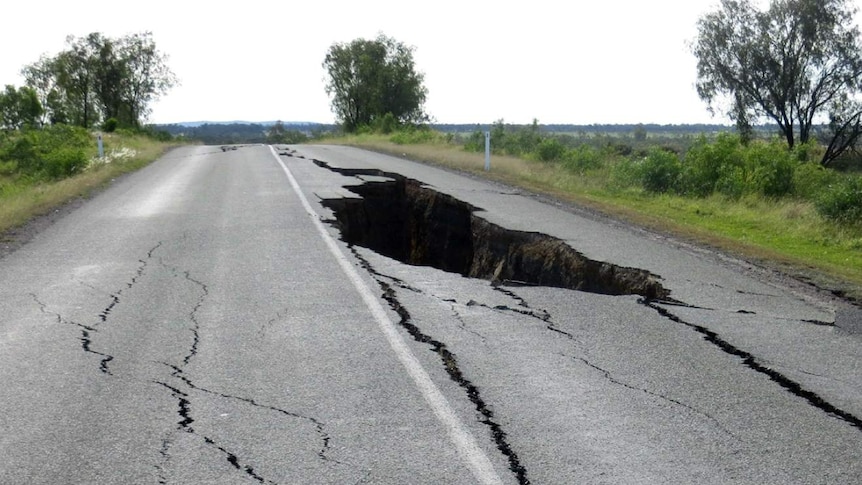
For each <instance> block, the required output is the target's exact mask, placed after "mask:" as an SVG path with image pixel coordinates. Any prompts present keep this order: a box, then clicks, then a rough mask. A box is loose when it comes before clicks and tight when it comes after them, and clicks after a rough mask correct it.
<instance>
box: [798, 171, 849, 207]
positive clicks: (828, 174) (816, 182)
mask: <svg viewBox="0 0 862 485" xmlns="http://www.w3.org/2000/svg"><path fill="white" fill-rule="evenodd" d="M840 178H841V177H840V175H839V174H838V173H837V172H835V171H834V170H830V169H827V168H825V167H823V166H822V165H820V164H819V163H817V162H804V163H800V164H799V165H798V166H796V168H795V169H794V171H793V194H794V195H795V196H796V197H798V198H800V199H805V200H811V201H815V200H817V199H818V198H819V197H820V196H821V194H822V193H823V192H825V191H827V190H829V186H830V185H833V184H836V183H838V181H839V179H840Z"/></svg>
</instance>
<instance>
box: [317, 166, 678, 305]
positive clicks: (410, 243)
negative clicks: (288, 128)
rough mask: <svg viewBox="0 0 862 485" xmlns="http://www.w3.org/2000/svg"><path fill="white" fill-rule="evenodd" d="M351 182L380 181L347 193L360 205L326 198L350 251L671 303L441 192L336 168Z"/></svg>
mask: <svg viewBox="0 0 862 485" xmlns="http://www.w3.org/2000/svg"><path fill="white" fill-rule="evenodd" d="M314 163H316V164H317V165H319V166H321V167H323V168H326V169H328V170H331V171H334V172H337V173H340V174H342V175H346V176H362V175H366V176H368V175H371V176H378V177H384V179H383V180H375V181H368V182H365V183H364V184H362V185H357V186H350V187H346V188H347V189H348V190H350V191H351V192H353V193H355V194H357V195H359V196H361V198H339V199H324V200H322V201H321V203H322V204H323V205H324V206H325V207H327V208H329V209H331V210H332V211H333V213H334V214H335V223H336V225H337V227H338V228H339V229H340V231H341V237H342V239H343V240H344V241H345V242H346V243H348V244H355V245H357V246H362V247H366V248H368V249H371V250H373V251H375V252H377V253H379V254H382V255H384V256H387V257H390V258H393V259H396V260H398V261H401V262H404V263H407V264H411V265H417V266H431V267H433V268H437V269H441V270H443V271H448V272H452V273H458V274H461V275H462V276H465V277H470V278H480V279H487V280H490V281H492V282H494V283H516V284H526V285H539V286H551V287H557V288H567V289H572V290H579V291H586V292H591V293H600V294H606V295H640V296H642V297H645V298H647V299H650V300H666V299H668V298H669V295H670V291H669V290H667V289H665V288H664V287H663V286H662V285H661V283H660V282H659V280H660V277H658V276H657V275H654V274H652V273H650V272H649V271H645V270H642V269H637V268H628V267H623V266H617V265H614V264H611V263H606V262H601V261H595V260H592V259H589V258H587V257H585V256H584V255H583V254H581V253H579V252H578V251H576V250H575V249H573V248H572V247H571V246H569V245H568V244H567V243H566V242H565V241H563V240H561V239H557V238H555V237H551V236H548V235H546V234H540V233H536V232H524V231H514V230H511V229H506V228H504V227H501V226H498V225H496V224H493V223H491V222H488V221H487V220H485V219H483V218H482V217H480V216H478V215H477V214H476V213H477V212H480V211H481V209H479V208H477V207H474V206H472V205H470V204H467V203H465V202H462V201H460V200H457V199H455V198H454V197H452V196H449V195H446V194H442V193H440V192H437V191H435V190H433V189H431V188H429V187H427V186H424V185H422V184H421V183H420V182H419V181H417V180H414V179H410V178H406V177H404V176H402V175H399V174H394V173H388V172H382V171H379V170H373V169H368V170H357V169H339V168H333V167H330V166H329V165H328V164H326V163H325V162H321V161H319V160H315V161H314Z"/></svg>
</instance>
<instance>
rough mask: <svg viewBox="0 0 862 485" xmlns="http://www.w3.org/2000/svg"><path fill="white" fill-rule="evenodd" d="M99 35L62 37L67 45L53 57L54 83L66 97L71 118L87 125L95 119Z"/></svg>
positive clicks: (100, 38) (77, 123) (96, 113)
mask: <svg viewBox="0 0 862 485" xmlns="http://www.w3.org/2000/svg"><path fill="white" fill-rule="evenodd" d="M101 42H102V36H101V34H99V33H96V32H94V33H92V34H90V35H88V36H87V37H81V38H76V37H75V36H73V35H70V36H68V37H66V44H67V46H68V49H67V50H65V51H63V52H61V53H60V54H58V55H57V57H56V58H55V59H54V64H53V66H54V69H55V71H54V74H55V75H56V76H57V86H58V88H59V89H61V90H62V91H63V92H64V94H65V98H66V100H67V105H66V108H67V109H68V112H69V115H70V117H71V121H72V122H73V123H74V124H76V125H78V126H82V127H84V128H89V127H90V126H91V125H92V124H93V123H94V122H96V121H98V120H97V118H98V111H97V110H98V108H97V106H96V92H95V91H96V68H97V64H96V59H97V52H98V49H99V46H100V45H101Z"/></svg>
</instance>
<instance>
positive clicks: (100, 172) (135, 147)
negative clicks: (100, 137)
mask: <svg viewBox="0 0 862 485" xmlns="http://www.w3.org/2000/svg"><path fill="white" fill-rule="evenodd" d="M104 143H105V151H106V153H107V154H111V153H117V152H120V151H121V150H122V152H124V153H126V154H128V156H126V157H123V158H118V159H114V160H112V161H111V162H110V163H94V164H92V165H91V167H90V168H89V169H88V170H86V171H84V172H83V173H80V174H78V175H75V176H73V177H70V178H67V179H64V180H59V181H56V182H45V183H38V184H35V185H31V184H23V183H19V184H16V185H13V186H11V187H7V188H6V189H5V190H4V191H3V192H2V196H0V234H3V233H5V232H7V231H9V230H10V229H12V228H14V227H17V226H20V225H22V224H24V223H25V222H27V221H29V220H30V219H32V218H34V217H36V216H39V215H42V214H46V213H48V212H50V211H51V210H53V209H54V208H56V207H58V206H61V205H63V204H65V203H66V202H68V201H70V200H73V199H76V198H78V197H86V196H88V195H89V194H91V193H92V192H93V191H94V190H96V189H98V188H100V187H103V186H104V185H105V184H107V183H109V182H110V181H111V180H113V179H115V178H116V177H118V176H120V175H122V174H124V173H128V172H131V171H134V170H137V169H139V168H141V167H143V166H145V165H147V164H148V163H150V162H152V161H153V160H155V159H157V158H158V157H159V156H161V154H163V153H164V152H165V151H166V150H167V149H168V148H170V147H171V146H173V145H171V144H167V143H161V142H156V141H153V140H151V139H149V138H146V137H138V136H123V135H116V134H110V135H105V137H104ZM123 149H125V150H123ZM94 155H95V152H94Z"/></svg>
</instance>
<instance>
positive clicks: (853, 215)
mask: <svg viewBox="0 0 862 485" xmlns="http://www.w3.org/2000/svg"><path fill="white" fill-rule="evenodd" d="M815 205H816V207H817V212H819V213H820V215H822V216H823V217H825V218H827V219H830V220H832V221H835V222H839V223H843V224H853V225H862V177H858V176H853V177H846V178H844V179H843V180H841V181H840V182H839V183H836V184H834V185H831V186H829V187H828V188H827V190H826V191H825V192H823V193H822V194H821V195H820V197H819V198H818V199H817V201H816V203H815Z"/></svg>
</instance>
